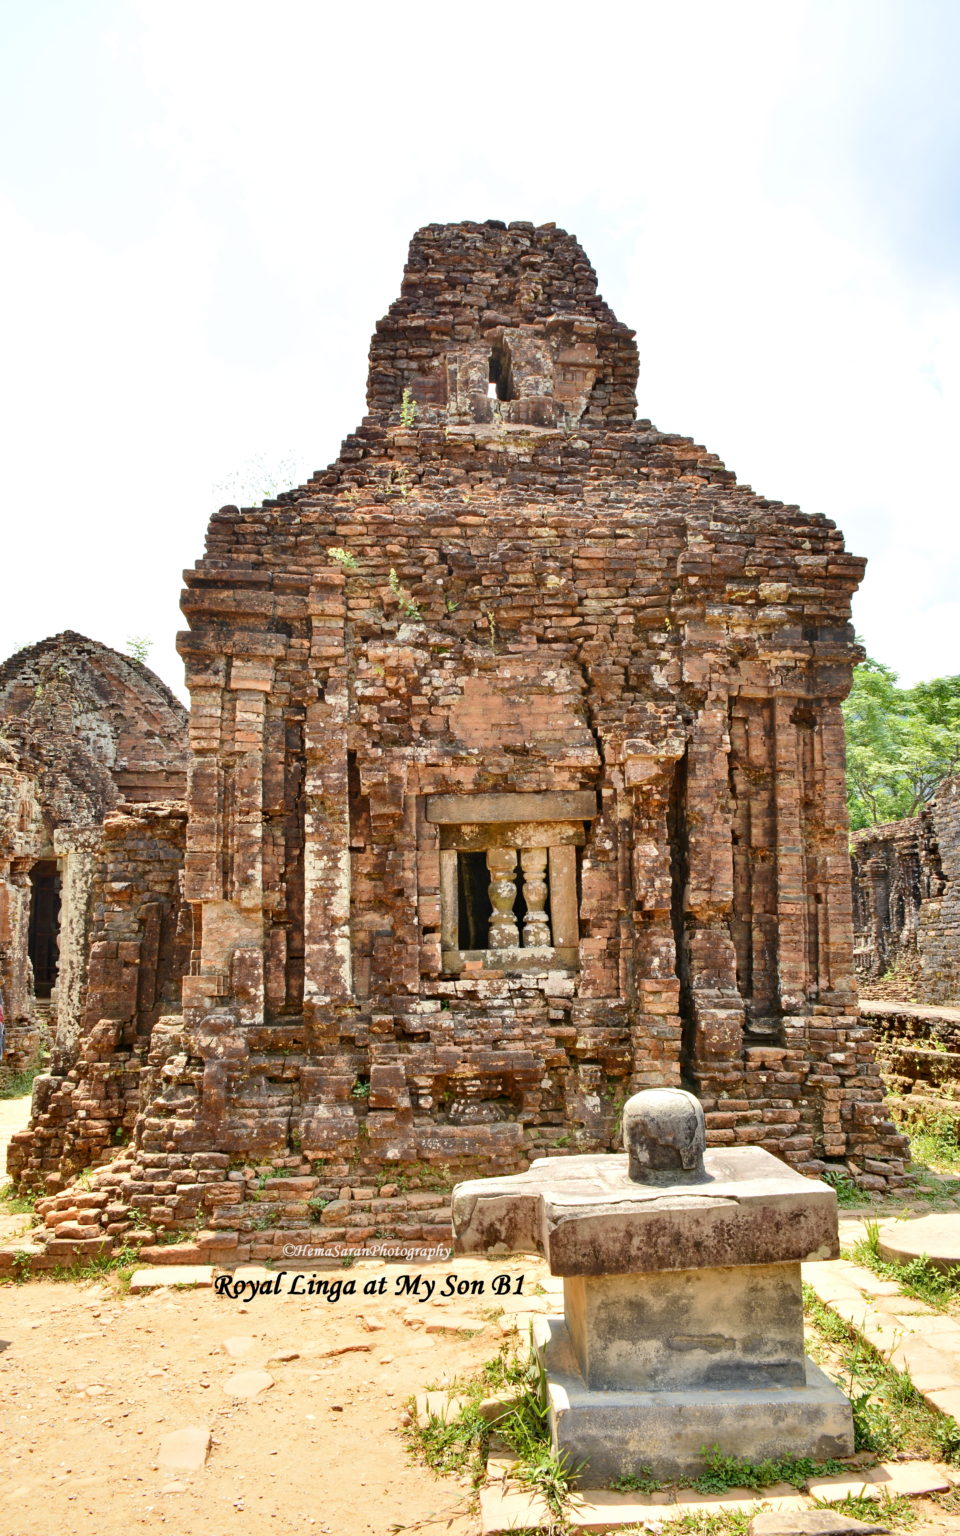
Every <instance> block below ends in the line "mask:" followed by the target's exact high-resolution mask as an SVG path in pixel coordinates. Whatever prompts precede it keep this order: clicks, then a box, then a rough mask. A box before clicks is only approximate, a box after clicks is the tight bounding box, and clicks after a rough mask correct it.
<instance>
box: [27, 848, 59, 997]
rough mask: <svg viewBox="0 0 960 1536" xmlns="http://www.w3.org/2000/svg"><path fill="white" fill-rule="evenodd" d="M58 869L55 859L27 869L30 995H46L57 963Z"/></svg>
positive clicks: (51, 989) (55, 973) (51, 986)
mask: <svg viewBox="0 0 960 1536" xmlns="http://www.w3.org/2000/svg"><path fill="white" fill-rule="evenodd" d="M59 938H60V870H59V868H58V865H57V861H56V859H40V860H39V862H38V863H36V864H35V865H34V866H33V869H32V870H31V871H30V928H29V934H28V938H27V953H28V954H29V956H30V963H31V965H32V966H33V995H34V997H38V998H47V997H49V996H50V995H51V993H52V992H53V989H54V987H55V986H56V984H57V971H58V968H59V964H60V943H59Z"/></svg>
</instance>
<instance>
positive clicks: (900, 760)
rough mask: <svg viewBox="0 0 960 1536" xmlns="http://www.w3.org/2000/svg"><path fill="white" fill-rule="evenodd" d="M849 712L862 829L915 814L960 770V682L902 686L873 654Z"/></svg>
mask: <svg viewBox="0 0 960 1536" xmlns="http://www.w3.org/2000/svg"><path fill="white" fill-rule="evenodd" d="M843 713H844V718H845V721H846V730H847V803H848V805H849V808H850V825H851V827H852V828H853V830H854V831H856V830H857V829H858V828H860V827H868V826H872V825H876V824H877V823H879V822H884V821H898V820H899V819H900V818H901V817H903V816H915V815H916V814H917V812H918V811H919V810H920V809H921V807H922V806H923V805H924V804H925V803H926V802H927V801H928V800H929V799H930V797H931V795H932V794H933V792H934V790H935V789H936V788H937V785H938V784H939V783H940V782H941V780H942V779H944V778H945V777H946V776H947V774H949V773H956V772H957V771H958V770H960V677H936V678H934V679H933V681H932V682H929V683H917V685H916V686H915V687H914V688H901V687H899V685H898V682H897V674H896V672H894V671H892V670H891V668H890V667H885V666H884V665H883V663H882V662H879V661H873V660H871V658H870V657H869V656H868V657H867V659H866V660H865V661H864V662H863V663H862V664H861V665H860V666H859V667H857V668H856V669H855V671H854V674H853V687H852V689H851V690H850V697H849V698H848V699H847V702H846V703H845V704H844V706H843Z"/></svg>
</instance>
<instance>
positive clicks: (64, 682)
mask: <svg viewBox="0 0 960 1536" xmlns="http://www.w3.org/2000/svg"><path fill="white" fill-rule="evenodd" d="M187 761H188V752H187V714H186V711H185V710H184V708H183V705H182V704H181V703H180V702H179V700H178V699H176V698H175V697H174V695H173V694H172V693H171V692H170V690H169V689H168V688H167V687H166V685H165V684H164V683H162V682H161V681H160V679H159V678H158V677H157V676H156V675H155V674H154V673H153V672H151V671H150V670H149V668H147V667H145V666H143V665H142V664H141V663H140V662H138V661H136V660H134V659H133V658H132V657H129V656H122V655H120V654H119V653H118V652H117V651H112V650H110V649H109V648H108V647H107V646H105V645H99V644H98V643H97V642H96V641H93V640H88V639H86V637H85V636H83V635H78V634H74V633H72V632H71V631H69V630H68V631H67V632H66V633H65V634H62V635H56V636H54V637H53V638H52V639H50V640H45V641H43V642H42V643H41V644H39V645H33V646H30V647H28V648H27V649H26V650H22V651H19V652H18V653H17V654H16V655H15V656H12V657H11V658H10V659H9V660H8V661H6V662H4V663H3V665H2V666H0V992H2V994H3V999H4V1004H5V1013H6V1040H5V1049H4V1053H3V1057H2V1062H0V1072H2V1073H3V1075H4V1077H7V1076H9V1075H10V1074H11V1073H15V1072H18V1071H22V1070H23V1069H25V1068H28V1067H29V1066H30V1065H31V1064H32V1062H33V1061H34V1059H35V1058H36V1054H37V1051H38V1048H39V1047H40V1046H41V1045H44V1046H46V1047H48V1049H49V1053H50V1063H49V1071H48V1072H47V1074H46V1075H45V1076H44V1077H43V1079H42V1080H41V1082H40V1084H39V1086H38V1088H37V1092H36V1095H35V1101H34V1111H35V1120H34V1130H33V1133H32V1134H31V1135H28V1136H21V1137H19V1138H18V1139H17V1145H16V1146H15V1147H14V1149H13V1152H12V1154H11V1158H10V1172H11V1173H12V1174H13V1175H14V1176H15V1177H17V1176H21V1177H22V1173H23V1170H24V1169H25V1168H26V1167H33V1168H44V1169H46V1170H47V1171H51V1170H57V1171H59V1172H62V1171H63V1170H66V1171H68V1172H79V1171H80V1170H81V1169H83V1168H85V1167H87V1166H88V1164H89V1163H91V1162H93V1161H99V1160H101V1159H102V1157H103V1155H104V1151H105V1147H106V1146H107V1145H108V1144H109V1140H108V1139H109V1136H110V1135H111V1134H112V1135H114V1136H115V1135H116V1131H117V1127H118V1125H119V1126H122V1125H128V1126H129V1127H132V1125H133V1121H134V1119H135V1118H136V1074H135V1073H134V1074H133V1075H132V1076H131V1074H130V1073H129V1072H127V1073H126V1083H127V1086H128V1088H129V1089H130V1094H129V1095H128V1102H127V1104H126V1108H125V1109H123V1110H120V1109H118V1108H117V1107H116V1106H115V1107H114V1109H113V1111H112V1112H111V1115H110V1116H109V1124H106V1123H105V1124H104V1125H103V1126H102V1127H100V1128H98V1125H97V1121H96V1117H94V1118H93V1120H92V1121H91V1119H90V1118H89V1117H88V1116H87V1114H86V1113H75V1112H74V1109H75V1107H74V1103H73V1084H74V1078H75V1077H76V1075H77V1073H78V1071H80V1070H81V1068H80V1067H79V1066H78V1063H81V1062H85V1061H86V1060H87V1058H88V1057H89V1053H90V1051H91V1049H92V1048H93V1042H94V1040H95V1039H97V1038H100V1037H102V1035H103V1030H102V1028H101V1026H100V1020H101V1019H102V1018H103V1016H104V1015H105V1014H110V1015H113V1016H115V1018H116V1019H117V1020H119V1019H120V1017H121V1014H122V1013H123V1014H125V1017H124V1030H125V1033H123V1031H122V1032H121V1033H123V1039H122V1053H123V1055H124V1056H125V1057H126V1056H129V1055H130V1053H131V1052H132V1053H134V1056H135V1055H136V1052H137V1051H138V1050H140V1051H141V1052H142V1047H143V1043H144V1041H145V1040H148V1039H149V1034H150V1030H151V1028H152V1026H153V1023H154V1022H155V1021H156V1019H157V1018H158V1017H159V1015H160V1013H162V1012H163V1011H164V1008H165V1007H170V1006H173V1005H175V1004H176V1003H177V1002H178V1001H179V995H180V975H181V974H182V971H183V965H184V956H185V951H184V948H183V945H182V943H181V944H180V945H179V949H178V942H177V925H178V921H179V915H180V902H179V882H180V870H181V868H182V864H183V842H184V830H185V823H186V808H185V806H184V805H183V804H182V800H183V796H184V794H185V790H186V777H187ZM174 797H177V798H178V799H179V801H180V802H181V803H180V804H179V805H177V804H176V803H169V802H170V801H172V800H173V799H174ZM160 800H163V801H164V802H168V803H164V804H157V803H156V802H158V801H160ZM124 1064H125V1065H126V1062H125V1063H124ZM71 1074H73V1077H71ZM120 1081H122V1076H121V1078H120V1079H117V1080H116V1081H114V1082H112V1084H111V1091H112V1092H115V1091H116V1090H117V1089H118V1087H119V1083H120ZM78 1107H79V1106H78ZM25 1159H26V1161H25Z"/></svg>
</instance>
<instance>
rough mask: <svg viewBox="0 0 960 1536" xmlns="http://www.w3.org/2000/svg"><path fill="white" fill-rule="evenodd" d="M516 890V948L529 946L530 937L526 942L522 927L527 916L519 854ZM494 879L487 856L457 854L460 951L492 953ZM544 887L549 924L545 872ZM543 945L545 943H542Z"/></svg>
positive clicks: (519, 855)
mask: <svg viewBox="0 0 960 1536" xmlns="http://www.w3.org/2000/svg"><path fill="white" fill-rule="evenodd" d="M513 878H514V880H515V884H516V888H517V894H516V896H515V898H514V902H513V909H512V910H513V917H514V921H515V923H516V925H517V944H518V945H522V944H523V943H524V942H526V943H527V944H529V943H530V942H531V941H530V937H529V935H528V936H527V938H526V940H524V936H523V923H524V918H525V917H526V915H527V902H526V898H525V896H524V894H523V882H524V872H523V867H522V863H521V854H520V851H519V850H518V851H517V865H516V872H515V875H514V876H513ZM492 879H493V875H492V874H491V873H490V869H489V866H488V864H487V855H486V853H485V852H484V853H458V854H457V929H458V933H457V943H458V944H459V947H460V948H461V949H489V948H490V947H491V945H490V919H491V918H492V917H493V903H492V902H491V900H490V882H491V880H492ZM543 879H544V884H545V885H546V886H547V895H546V897H545V905H544V909H543V919H544V921H545V922H546V921H549V919H548V916H547V914H548V912H549V904H550V895H549V881H548V876H547V871H546V868H544V871H543ZM541 942H542V940H541Z"/></svg>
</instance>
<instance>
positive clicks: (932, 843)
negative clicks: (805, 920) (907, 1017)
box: [853, 776, 960, 1006]
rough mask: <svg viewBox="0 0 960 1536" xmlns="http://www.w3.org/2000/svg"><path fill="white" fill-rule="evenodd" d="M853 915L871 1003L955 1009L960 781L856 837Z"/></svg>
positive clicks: (959, 989) (959, 964) (959, 976)
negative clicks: (907, 1000)
mask: <svg viewBox="0 0 960 1536" xmlns="http://www.w3.org/2000/svg"><path fill="white" fill-rule="evenodd" d="M853 912H854V961H855V964H856V968H857V972H858V974H859V976H860V979H861V985H862V986H863V988H864V990H865V991H868V992H869V993H870V995H871V997H884V996H891V997H904V996H905V995H909V996H910V997H912V998H914V999H915V1000H916V1001H917V1002H920V1003H934V1004H937V1003H948V1004H953V1005H954V1006H958V1005H960V778H958V777H956V776H953V777H951V778H947V779H944V780H943V782H942V783H941V784H940V786H939V788H938V789H937V791H936V793H935V794H934V795H933V796H932V797H931V799H930V801H929V803H928V804H927V805H925V806H924V807H923V809H922V810H921V811H920V813H919V815H917V816H908V817H906V818H905V819H904V820H903V821H889V822H885V823H883V824H882V825H880V826H876V827H865V828H864V829H863V831H861V832H855V833H854V834H853ZM889 972H893V976H892V978H891V979H890V980H889V981H886V980H885V979H884V978H885V977H886V976H887V974H888V973H889ZM905 987H906V991H905V990H904V988H905Z"/></svg>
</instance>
